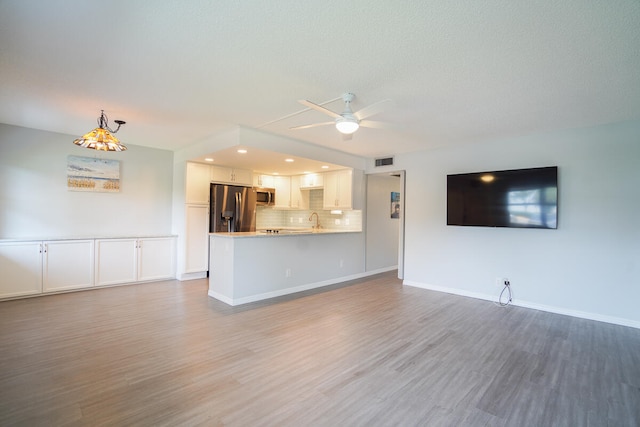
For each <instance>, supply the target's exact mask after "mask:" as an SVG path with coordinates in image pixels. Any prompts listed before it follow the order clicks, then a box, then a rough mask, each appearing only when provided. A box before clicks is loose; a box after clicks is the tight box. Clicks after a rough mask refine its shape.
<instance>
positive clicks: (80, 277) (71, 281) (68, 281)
mask: <svg viewBox="0 0 640 427" xmlns="http://www.w3.org/2000/svg"><path fill="white" fill-rule="evenodd" d="M42 244H43V253H42V255H43V257H42V291H43V292H54V291H63V290H68V289H81V288H90V287H91V286H93V248H94V241H93V240H56V241H45V242H43V243H42Z"/></svg>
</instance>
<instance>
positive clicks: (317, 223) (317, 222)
mask: <svg viewBox="0 0 640 427" xmlns="http://www.w3.org/2000/svg"><path fill="white" fill-rule="evenodd" d="M314 215H315V216H316V225H314V226H313V228H314V230H320V218H319V217H318V212H313V213H312V214H311V215H310V216H309V221H311V219H312V218H313V216H314Z"/></svg>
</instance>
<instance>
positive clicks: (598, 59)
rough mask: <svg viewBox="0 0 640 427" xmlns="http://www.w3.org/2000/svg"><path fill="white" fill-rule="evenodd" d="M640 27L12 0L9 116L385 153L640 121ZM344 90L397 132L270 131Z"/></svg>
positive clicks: (552, 9) (453, 15)
mask: <svg viewBox="0 0 640 427" xmlns="http://www.w3.org/2000/svg"><path fill="white" fill-rule="evenodd" d="M639 22H640V2H639V1H637V0H599V1H596V0H563V1H553V0H549V1H544V0H543V1H531V0H526V1H523V0H504V1H501V0H484V1H477V0H457V1H451V0H431V1H402V2H391V1H387V0H379V1H377V0H368V1H358V0H355V1H344V0H324V1H322V2H320V1H317V2H307V1H300V0H278V1H274V2H268V1H263V0H246V1H242V2H233V1H219V0H188V1H182V2H177V1H168V0H163V1H159V0H135V1H130V0H110V1H89V0H48V1H42V0H2V1H0V122H3V123H8V124H13V125H19V126H26V127H31V128H36V129H43V130H48V131H54V132H62V133H66V134H71V135H80V134H83V133H85V132H87V131H88V130H89V129H90V128H92V127H94V126H93V125H94V123H95V120H96V119H97V117H98V115H99V113H100V110H101V109H104V110H105V112H106V113H107V115H108V116H109V118H110V119H111V120H112V121H113V119H123V120H126V121H127V124H126V125H125V127H124V128H123V129H122V130H121V131H120V133H118V136H119V137H120V138H121V140H122V141H123V142H124V143H125V144H134V145H142V146H151V147H157V148H163V149H171V150H173V149H177V148H180V147H184V146H187V145H189V144H192V143H194V142H195V141H197V140H199V139H201V138H203V137H206V136H208V135H212V134H215V133H217V132H220V131H222V130H224V129H227V128H229V127H231V126H236V125H242V126H246V127H250V128H260V129H262V130H264V131H266V132H270V133H276V134H282V135H286V136H288V137H291V138H295V139H299V140H302V141H308V142H311V143H315V144H319V145H323V146H327V147H331V148H335V149H338V150H341V151H345V152H349V153H353V154H358V155H362V156H366V157H374V156H380V155H388V154H394V153H402V152H410V151H416V150H422V149H428V148H433V147H439V146H444V145H448V144H468V143H472V142H475V141H482V140H486V139H489V138H500V137H509V136H516V135H524V134H530V133H534V132H544V131H550V130H556V129H562V128H572V127H582V126H590V125H597V124H603V123H610V122H617V121H624V120H637V119H640V72H639V71H638V70H640V25H639V24H638V23H639ZM346 91H350V92H353V93H355V94H356V98H355V100H354V102H353V107H354V110H358V109H360V108H362V107H365V106H367V105H369V104H372V103H374V102H377V101H381V100H386V99H389V100H391V101H393V108H390V109H389V110H387V111H384V112H383V113H381V114H379V115H376V116H375V117H371V119H375V120H380V121H385V122H390V123H394V124H396V125H398V126H399V130H394V131H388V130H381V129H360V130H359V131H358V132H357V133H356V134H355V135H354V137H353V139H352V140H351V141H343V140H342V139H341V138H340V136H339V134H338V133H337V131H336V130H335V128H333V127H332V126H325V127H317V128H311V129H301V130H290V129H289V128H290V127H292V126H297V125H302V124H309V123H315V122H321V121H327V120H330V119H329V118H328V117H326V116H324V115H322V114H320V113H318V112H316V111H307V112H302V113H300V114H297V115H294V116H293V117H290V118H287V119H283V120H279V121H275V122H273V121H274V120H277V119H279V118H282V117H285V116H288V115H290V114H292V113H296V112H299V111H301V110H303V108H304V107H303V106H301V105H300V104H299V103H298V100H299V99H308V100H311V101H313V102H316V103H323V102H326V101H328V100H332V99H336V98H339V97H340V95H341V94H342V93H344V92H346ZM326 107H327V108H331V109H333V110H335V111H338V112H340V111H342V107H343V105H342V103H341V101H334V102H332V103H329V104H327V105H326ZM269 122H273V123H270V124H267V125H265V123H269ZM0 143H5V142H4V141H0Z"/></svg>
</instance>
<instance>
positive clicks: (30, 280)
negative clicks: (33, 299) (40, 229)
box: [0, 242, 43, 298]
mask: <svg viewBox="0 0 640 427" xmlns="http://www.w3.org/2000/svg"><path fill="white" fill-rule="evenodd" d="M42 248H43V246H42V242H8V243H0V271H1V272H2V273H1V274H0V298H8V297H18V296H24V295H34V294H39V293H42Z"/></svg>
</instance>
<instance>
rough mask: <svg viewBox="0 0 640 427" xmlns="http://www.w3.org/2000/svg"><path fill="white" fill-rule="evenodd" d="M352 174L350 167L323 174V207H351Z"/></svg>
mask: <svg viewBox="0 0 640 427" xmlns="http://www.w3.org/2000/svg"><path fill="white" fill-rule="evenodd" d="M352 176H353V171H352V170H351V169H344V170H339V171H335V172H327V173H326V174H324V199H323V207H324V209H351V208H352V203H353V202H352V192H353V190H352V186H353V183H352Z"/></svg>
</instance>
